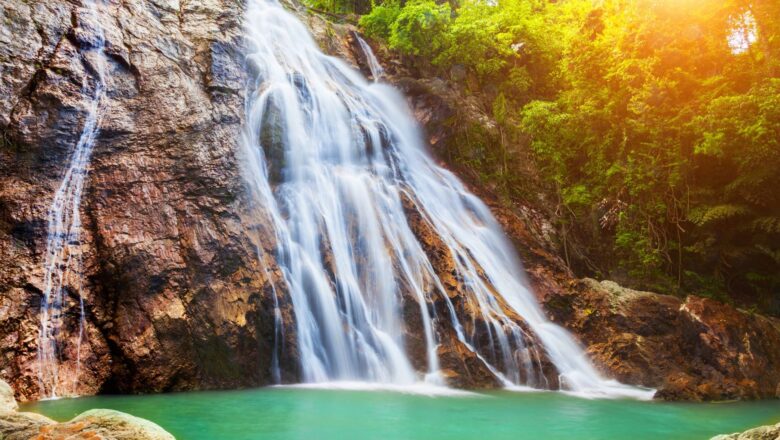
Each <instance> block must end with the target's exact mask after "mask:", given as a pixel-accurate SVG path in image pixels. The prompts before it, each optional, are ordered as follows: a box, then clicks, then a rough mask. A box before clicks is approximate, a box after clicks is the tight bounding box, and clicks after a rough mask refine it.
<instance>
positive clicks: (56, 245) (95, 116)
mask: <svg viewBox="0 0 780 440" xmlns="http://www.w3.org/2000/svg"><path fill="white" fill-rule="evenodd" d="M81 20H82V21H81V22H80V26H88V27H89V28H90V29H88V31H89V32H90V33H91V35H92V36H93V37H92V40H93V41H91V42H90V43H91V47H90V48H89V51H91V52H93V53H94V56H93V57H92V60H93V61H94V66H93V67H94V72H95V73H94V79H93V81H94V84H92V85H91V86H90V84H89V82H90V81H89V78H87V79H85V83H84V94H85V95H86V96H90V101H89V103H88V105H87V115H86V119H85V122H84V128H83V129H82V132H81V135H80V136H79V140H78V142H77V144H76V148H75V150H74V151H73V153H72V155H71V158H70V164H69V166H68V169H67V171H66V172H65V175H64V176H63V178H62V181H61V183H60V186H59V188H58V189H57V192H56V193H55V195H54V199H53V201H52V204H51V206H50V207H49V211H48V216H47V227H48V229H47V237H46V255H45V261H44V285H43V298H42V300H41V327H40V334H39V341H38V368H39V372H38V378H39V386H40V390H41V395H42V396H44V397H46V398H56V397H60V396H62V395H67V394H73V393H75V392H76V387H77V384H78V374H79V368H80V366H81V343H82V339H83V337H84V301H83V298H82V296H81V285H82V279H81V270H82V260H81V258H82V256H81V241H80V240H81V214H80V209H79V208H80V205H81V196H82V192H83V190H84V183H85V180H86V177H87V172H88V166H89V160H90V156H91V155H92V149H93V148H94V146H95V140H96V138H97V136H98V133H99V131H100V105H101V101H102V100H103V97H104V96H105V78H104V74H105V58H104V53H103V52H104V47H105V37H104V34H103V29H102V27H101V26H100V20H99V13H98V6H97V4H96V3H95V1H93V0H86V1H85V2H84V6H83V11H82V14H81ZM66 286H68V287H67V288H70V289H72V290H73V291H74V293H76V294H77V295H78V300H79V315H80V317H79V329H78V336H77V341H76V372H75V374H74V376H73V377H72V380H71V381H68V383H69V384H70V388H69V389H67V388H66V389H62V388H61V387H62V386H63V385H67V384H64V383H63V381H64V379H63V378H61V377H60V363H61V360H62V359H61V357H62V353H61V349H62V345H63V343H64V342H65V341H64V340H63V335H62V328H63V325H64V324H65V319H66V316H65V312H64V308H65V303H64V293H65V289H66Z"/></svg>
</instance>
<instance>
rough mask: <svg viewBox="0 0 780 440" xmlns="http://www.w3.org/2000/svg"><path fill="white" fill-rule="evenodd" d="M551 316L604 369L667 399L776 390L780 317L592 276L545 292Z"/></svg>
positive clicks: (761, 394)
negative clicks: (660, 292)
mask: <svg viewBox="0 0 780 440" xmlns="http://www.w3.org/2000/svg"><path fill="white" fill-rule="evenodd" d="M544 304H545V306H546V307H547V309H548V310H549V311H550V313H551V314H552V315H553V317H554V319H555V320H556V321H557V322H559V323H560V324H563V325H566V326H567V327H569V328H570V329H571V330H573V331H574V332H575V333H576V334H578V335H579V336H580V337H581V338H582V340H583V342H585V343H586V344H587V345H588V352H589V354H590V355H591V357H592V358H593V359H594V360H595V362H596V363H597V365H598V366H600V367H601V368H602V369H603V370H604V371H605V372H607V373H609V374H612V375H613V376H615V377H616V378H618V379H619V380H621V381H624V382H627V383H636V384H642V385H645V386H648V387H653V388H656V389H658V393H657V395H656V397H658V398H662V399H666V400H724V399H757V398H774V397H777V390H778V386H779V385H780V321H779V320H777V319H774V318H768V317H764V316H761V315H754V314H750V313H747V312H743V311H739V310H736V309H734V308H733V307H730V306H727V305H724V304H721V303H718V302H716V301H713V300H709V299H704V298H698V297H694V296H691V297H688V298H687V299H686V300H680V299H679V298H675V297H671V296H665V295H658V294H655V293H649V292H638V291H634V290H630V289H624V288H622V287H620V286H618V285H617V284H615V283H612V282H609V281H605V282H601V283H598V282H596V281H594V280H588V279H586V280H583V281H578V282H573V283H572V284H571V287H570V288H569V289H566V290H561V291H559V292H555V293H553V294H550V295H548V296H547V297H546V298H545V300H544Z"/></svg>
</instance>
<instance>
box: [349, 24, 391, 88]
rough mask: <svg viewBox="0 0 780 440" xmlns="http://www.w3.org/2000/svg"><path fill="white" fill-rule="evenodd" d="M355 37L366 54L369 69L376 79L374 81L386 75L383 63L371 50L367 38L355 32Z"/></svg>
mask: <svg viewBox="0 0 780 440" xmlns="http://www.w3.org/2000/svg"><path fill="white" fill-rule="evenodd" d="M355 38H356V39H357V42H358V44H359V45H360V50H362V51H363V54H364V55H365V56H366V62H367V63H368V69H369V70H370V71H371V78H373V79H374V82H377V81H379V80H380V79H381V78H382V77H383V76H384V75H385V69H383V68H382V65H381V64H379V60H377V59H376V55H374V51H373V50H371V46H369V45H368V43H367V42H366V40H364V39H363V37H361V36H360V35H358V34H355Z"/></svg>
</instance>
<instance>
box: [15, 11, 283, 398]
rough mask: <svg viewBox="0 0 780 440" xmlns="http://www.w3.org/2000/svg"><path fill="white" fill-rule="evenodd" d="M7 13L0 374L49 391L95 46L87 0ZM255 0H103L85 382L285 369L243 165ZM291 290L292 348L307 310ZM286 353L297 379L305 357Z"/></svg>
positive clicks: (70, 356)
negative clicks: (57, 247)
mask: <svg viewBox="0 0 780 440" xmlns="http://www.w3.org/2000/svg"><path fill="white" fill-rule="evenodd" d="M33 4H34V5H33ZM0 11H2V14H4V16H3V19H2V20H0V40H1V41H0V43H2V44H0V68H1V69H2V72H3V74H2V75H0V77H1V78H2V79H1V80H0V97H2V98H0V131H2V133H0V135H2V136H0V141H1V142H0V374H3V375H4V376H5V377H8V378H10V379H11V382H12V385H13V387H14V389H15V390H16V392H17V397H19V398H20V399H22V400H27V399H33V398H36V397H38V384H37V371H38V370H37V369H38V366H37V363H36V355H37V337H38V326H39V322H38V315H39V307H40V302H41V294H42V290H43V286H42V279H43V270H42V267H41V266H42V260H43V258H44V255H43V254H44V252H45V248H46V243H45V238H46V215H47V210H48V207H49V204H50V203H51V199H52V197H53V194H54V192H55V190H56V188H57V186H58V185H59V179H60V177H61V176H62V173H63V172H64V169H65V168H66V167H67V164H68V158H69V155H70V152H71V151H72V149H73V147H74V146H75V144H76V141H77V139H78V137H79V134H80V131H81V128H82V125H83V120H84V116H85V114H86V108H85V105H86V104H87V102H88V97H87V96H86V95H85V94H84V89H83V84H84V83H85V82H88V81H90V80H89V75H90V72H91V70H90V69H91V64H92V63H94V60H92V59H90V57H92V56H93V55H92V54H87V53H88V52H86V51H84V50H82V49H83V46H84V45H85V44H87V42H86V41H87V40H88V38H87V36H85V33H84V30H83V29H82V26H81V24H80V23H81V20H83V19H84V18H83V17H84V14H83V12H82V11H81V10H80V9H79V6H77V3H72V2H68V1H65V0H54V1H51V2H38V3H35V2H32V3H29V2H18V1H10V0H0ZM242 12H243V8H242V6H241V4H240V3H236V2H234V1H232V0H197V1H188V2H186V3H183V2H182V5H181V7H179V6H176V5H175V4H174V3H172V2H147V1H143V0H126V1H123V2H106V3H105V4H103V3H101V6H100V15H101V17H102V19H101V24H102V26H103V27H104V30H105V34H106V53H107V66H108V67H107V69H108V72H107V75H106V81H107V99H106V100H105V102H104V103H103V111H102V112H101V114H102V115H103V119H102V121H101V132H100V137H99V139H98V141H97V144H96V146H95V149H94V152H93V156H92V160H91V166H90V170H89V176H88V178H87V183H86V185H87V187H86V188H85V192H84V196H83V198H82V206H81V214H82V220H83V223H84V228H83V232H82V241H83V251H84V265H83V271H84V273H83V274H81V275H82V276H81V277H80V278H81V280H83V283H84V285H83V288H82V290H81V294H82V295H83V297H84V301H85V306H86V312H87V316H86V319H87V322H86V329H85V331H86V338H85V343H84V345H83V346H82V348H81V353H80V356H81V370H80V372H79V375H78V387H77V389H74V390H72V392H75V393H79V394H93V393H96V392H99V391H117V392H140V391H146V392H151V391H165V390H178V389H192V388H225V387H240V386H256V385H260V384H265V383H268V382H269V381H270V373H269V367H270V363H271V347H272V346H273V343H274V342H273V339H274V329H273V322H274V320H273V301H272V296H271V295H270V292H271V282H278V281H279V279H280V274H279V271H278V270H277V269H276V267H275V262H274V261H273V259H272V258H270V259H269V258H267V255H274V253H275V250H274V248H273V242H272V239H271V237H272V235H270V234H269V231H268V229H267V227H266V226H267V225H264V224H262V218H263V217H262V215H258V213H262V211H263V209H262V207H257V206H253V205H252V204H251V203H250V201H249V200H248V198H247V197H246V196H245V194H246V192H245V186H244V185H245V184H244V180H243V178H242V176H241V160H242V159H241V157H240V153H239V144H238V142H239V139H240V133H241V124H242V117H243V90H244V82H245V78H244V69H243V67H242V62H243V60H242V56H241V51H242V48H241V42H242V39H241V33H242V28H241V14H242ZM258 255H261V258H262V259H263V264H262V265H261V261H260V260H258ZM73 278H74V280H75V279H76V277H73ZM74 280H71V285H69V286H68V287H69V288H68V289H66V309H65V311H66V314H67V316H68V318H67V319H66V324H65V327H64V328H63V332H64V334H67V335H70V336H69V341H70V342H69V343H66V344H65V345H64V346H63V347H62V349H63V358H64V361H63V364H62V366H61V374H60V375H61V376H62V377H63V380H68V381H72V380H73V379H74V378H75V376H76V359H77V357H78V353H76V349H75V340H76V337H75V335H76V333H77V331H78V316H79V313H78V294H77V293H76V292H77V289H76V288H75V287H74V286H73V285H72V284H73V283H75V281H74ZM280 295H281V296H282V298H280V302H281V307H282V309H283V310H282V315H283V316H284V317H285V318H286V319H287V320H288V321H287V326H286V327H288V328H286V331H285V336H286V337H287V339H288V340H287V341H286V344H285V347H286V348H287V349H288V350H287V355H286V356H287V357H288V358H291V357H294V356H295V354H294V346H295V344H294V325H292V322H293V321H292V316H293V315H292V313H291V310H290V305H289V301H288V300H287V298H286V297H284V292H281V293H280ZM288 361H289V359H288ZM285 365H289V366H290V368H291V371H287V372H285V376H286V377H288V378H292V377H295V375H296V373H295V371H296V370H295V367H294V365H295V362H294V361H289V362H286V363H285Z"/></svg>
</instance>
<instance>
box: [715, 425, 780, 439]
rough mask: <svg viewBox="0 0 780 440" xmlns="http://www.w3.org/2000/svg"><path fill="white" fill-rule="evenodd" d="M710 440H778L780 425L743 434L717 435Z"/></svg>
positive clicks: (764, 427) (761, 427)
mask: <svg viewBox="0 0 780 440" xmlns="http://www.w3.org/2000/svg"><path fill="white" fill-rule="evenodd" d="M710 440H780V423H778V424H776V425H767V426H760V427H758V428H753V429H749V430H747V431H745V432H737V433H734V434H723V435H717V436H715V437H713V438H711V439H710Z"/></svg>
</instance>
